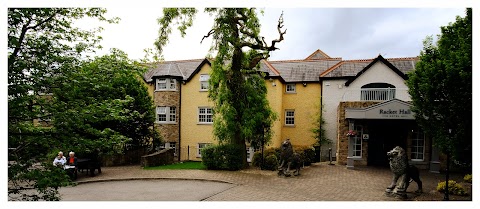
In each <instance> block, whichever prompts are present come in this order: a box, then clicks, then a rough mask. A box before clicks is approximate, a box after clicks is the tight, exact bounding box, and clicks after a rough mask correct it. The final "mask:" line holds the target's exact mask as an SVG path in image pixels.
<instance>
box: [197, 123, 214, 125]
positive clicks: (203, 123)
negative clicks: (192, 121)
mask: <svg viewBox="0 0 480 209" xmlns="http://www.w3.org/2000/svg"><path fill="white" fill-rule="evenodd" d="M197 125H213V123H197Z"/></svg>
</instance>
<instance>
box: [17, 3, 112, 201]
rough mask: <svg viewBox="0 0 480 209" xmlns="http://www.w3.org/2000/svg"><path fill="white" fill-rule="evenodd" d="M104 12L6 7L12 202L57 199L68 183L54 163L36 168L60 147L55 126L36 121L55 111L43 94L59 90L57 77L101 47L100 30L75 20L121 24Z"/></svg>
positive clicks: (49, 115) (49, 116)
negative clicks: (82, 25)
mask: <svg viewBox="0 0 480 209" xmlns="http://www.w3.org/2000/svg"><path fill="white" fill-rule="evenodd" d="M105 13H106V10H104V9H99V8H90V9H85V8H68V9H66V8H21V9H20V8H9V9H8V146H9V148H11V149H9V155H8V158H9V161H13V162H15V163H14V164H12V165H9V168H8V179H9V187H8V188H9V189H8V193H9V197H10V198H12V199H15V197H17V198H18V199H23V200H39V199H44V200H58V192H57V188H58V187H59V186H62V185H66V184H68V178H64V177H65V175H64V174H63V173H62V172H57V170H55V169H53V168H51V166H50V164H51V161H50V160H51V159H48V163H46V164H43V166H42V167H43V169H32V165H37V164H38V163H42V162H44V160H45V159H46V158H45V157H46V155H47V153H49V152H52V147H53V146H54V145H56V144H58V143H57V141H56V140H55V136H56V134H55V133H54V132H53V130H52V129H51V128H45V127H41V126H35V125H34V124H33V122H32V121H33V120H34V119H37V118H39V119H45V120H48V119H49V118H51V117H52V113H51V112H48V111H46V110H47V109H51V108H49V105H50V104H51V103H50V102H49V101H50V99H49V95H45V94H44V93H48V92H50V89H51V88H54V87H55V86H56V84H55V81H54V78H55V77H56V76H57V75H60V74H62V73H63V72H67V71H69V70H70V69H75V68H77V67H78V66H79V65H80V62H81V57H82V55H85V54H86V53H89V52H94V51H95V49H97V48H99V47H100V46H99V45H98V43H99V41H100V40H101V37H99V36H97V35H96V33H97V32H98V31H100V30H101V28H96V29H94V30H91V31H88V30H82V29H79V28H76V27H74V26H73V23H74V21H76V20H78V19H81V18H84V17H91V18H94V19H98V20H99V21H106V22H109V23H115V22H117V21H118V19H116V18H114V19H106V18H105V17H104V14H105ZM52 159H53V158H52ZM30 190H34V191H36V192H30ZM25 191H27V192H25ZM22 194H23V195H22Z"/></svg>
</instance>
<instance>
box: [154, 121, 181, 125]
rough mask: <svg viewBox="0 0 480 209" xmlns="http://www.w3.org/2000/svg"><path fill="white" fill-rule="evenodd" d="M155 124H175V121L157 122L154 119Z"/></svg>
mask: <svg viewBox="0 0 480 209" xmlns="http://www.w3.org/2000/svg"><path fill="white" fill-rule="evenodd" d="M155 124H160V125H176V124H177V122H158V121H155Z"/></svg>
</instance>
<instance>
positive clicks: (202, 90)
mask: <svg viewBox="0 0 480 209" xmlns="http://www.w3.org/2000/svg"><path fill="white" fill-rule="evenodd" d="M199 92H208V89H200V91H199Z"/></svg>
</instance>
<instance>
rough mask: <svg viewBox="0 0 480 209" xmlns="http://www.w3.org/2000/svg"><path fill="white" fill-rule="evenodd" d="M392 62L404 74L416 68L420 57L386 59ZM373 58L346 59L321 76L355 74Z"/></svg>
mask: <svg viewBox="0 0 480 209" xmlns="http://www.w3.org/2000/svg"><path fill="white" fill-rule="evenodd" d="M386 60H387V61H388V62H390V63H392V65H393V66H395V67H396V68H397V69H398V70H400V71H401V72H402V73H403V74H406V73H407V72H409V71H412V70H414V69H415V64H416V63H417V62H418V58H415V57H412V58H389V59H386ZM372 61H373V59H366V60H344V61H342V62H340V63H338V64H337V66H334V67H332V68H331V69H329V70H328V71H326V72H325V73H324V74H323V75H321V77H348V76H355V75H357V74H358V73H359V72H360V71H361V70H363V69H364V68H365V67H367V65H369V64H370V63H371V62H372Z"/></svg>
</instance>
